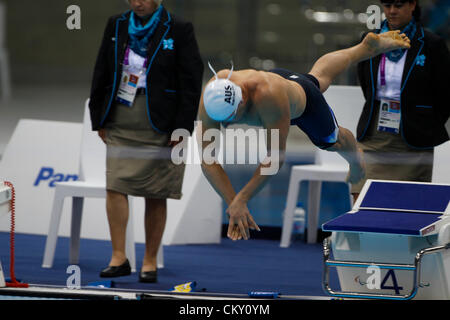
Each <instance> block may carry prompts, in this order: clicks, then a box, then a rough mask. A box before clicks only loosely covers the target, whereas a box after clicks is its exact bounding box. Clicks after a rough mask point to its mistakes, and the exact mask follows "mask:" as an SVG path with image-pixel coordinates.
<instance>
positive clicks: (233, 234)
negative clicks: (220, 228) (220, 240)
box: [226, 197, 261, 240]
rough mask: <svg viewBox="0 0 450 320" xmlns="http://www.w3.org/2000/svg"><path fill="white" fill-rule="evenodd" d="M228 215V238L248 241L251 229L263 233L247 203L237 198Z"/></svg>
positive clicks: (229, 208)
mask: <svg viewBox="0 0 450 320" xmlns="http://www.w3.org/2000/svg"><path fill="white" fill-rule="evenodd" d="M226 213H227V214H228V217H229V225H228V232H227V236H228V238H230V239H231V240H241V239H242V238H244V239H245V240H248V239H249V238H250V231H249V229H252V230H258V231H261V230H260V229H259V227H258V225H257V224H256V222H255V221H254V220H253V217H252V215H251V214H250V211H249V210H248V208H247V203H246V202H245V201H243V200H239V199H238V198H237V197H236V198H235V199H234V200H233V202H231V204H230V206H229V207H228V209H227V211H226Z"/></svg>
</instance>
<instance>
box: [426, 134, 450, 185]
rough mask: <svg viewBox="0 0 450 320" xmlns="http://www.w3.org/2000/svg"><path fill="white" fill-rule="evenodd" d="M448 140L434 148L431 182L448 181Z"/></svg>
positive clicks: (449, 176) (449, 169)
mask: <svg viewBox="0 0 450 320" xmlns="http://www.w3.org/2000/svg"><path fill="white" fill-rule="evenodd" d="M449 159H450V141H447V142H446V143H443V144H441V145H439V146H437V147H435V148H434V157H433V176H432V178H431V181H432V182H433V183H450V165H449V161H450V160H449Z"/></svg>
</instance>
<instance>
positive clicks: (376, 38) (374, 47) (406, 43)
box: [363, 30, 411, 56]
mask: <svg viewBox="0 0 450 320" xmlns="http://www.w3.org/2000/svg"><path fill="white" fill-rule="evenodd" d="M363 44H364V45H366V47H367V48H368V49H369V51H370V52H371V54H372V55H373V56H377V55H379V54H382V53H385V52H389V51H392V50H396V49H409V48H410V47H411V41H410V39H409V38H408V37H407V36H406V35H405V34H404V33H402V34H400V31H399V30H395V31H388V32H385V33H381V34H375V33H373V32H369V33H368V34H367V36H366V37H365V38H364V40H363Z"/></svg>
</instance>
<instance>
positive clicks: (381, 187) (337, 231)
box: [322, 180, 450, 300]
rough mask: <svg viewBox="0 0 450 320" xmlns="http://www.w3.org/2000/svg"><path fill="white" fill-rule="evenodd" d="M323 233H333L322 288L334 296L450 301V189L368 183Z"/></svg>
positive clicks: (326, 245)
mask: <svg viewBox="0 0 450 320" xmlns="http://www.w3.org/2000/svg"><path fill="white" fill-rule="evenodd" d="M322 230H323V231H328V232H332V234H331V236H330V237H329V238H327V239H325V240H324V244H323V253H324V273H323V283H322V285H323V288H324V290H325V291H326V292H327V293H328V294H330V295H331V296H336V297H341V298H366V299H391V300H409V299H433V300H436V299H447V300H448V299H450V185H448V184H432V183H418V182H403V181H402V182H399V181H382V180H367V182H366V184H365V185H364V187H363V189H362V191H361V193H360V196H359V198H358V200H357V201H356V202H355V204H354V206H353V208H352V210H351V211H349V212H347V213H345V214H343V215H341V216H339V217H337V218H335V219H333V220H331V221H329V222H327V223H325V224H323V225H322ZM331 254H332V255H333V260H331V259H330V255H331ZM330 267H335V268H336V269H337V274H338V277H339V283H340V286H341V291H340V292H337V291H334V290H332V289H331V288H330V286H329V268H330Z"/></svg>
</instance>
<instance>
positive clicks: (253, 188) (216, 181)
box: [197, 103, 290, 240]
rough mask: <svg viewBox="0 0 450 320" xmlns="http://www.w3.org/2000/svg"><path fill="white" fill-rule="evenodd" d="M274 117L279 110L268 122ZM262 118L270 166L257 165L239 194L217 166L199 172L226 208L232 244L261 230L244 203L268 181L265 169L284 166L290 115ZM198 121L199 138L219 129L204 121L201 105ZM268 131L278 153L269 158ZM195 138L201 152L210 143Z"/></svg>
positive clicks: (228, 233)
mask: <svg viewBox="0 0 450 320" xmlns="http://www.w3.org/2000/svg"><path fill="white" fill-rule="evenodd" d="M274 113H275V114H276V113H280V109H279V108H274V109H273V110H269V112H268V114H271V116H270V118H273V115H274ZM263 118H264V116H261V119H262V121H263V123H264V127H265V128H266V129H267V130H268V131H269V132H268V134H267V137H268V138H267V149H268V151H269V156H271V157H270V158H269V157H268V159H270V162H267V163H265V162H264V163H263V164H260V165H259V166H258V168H257V169H256V171H255V173H254V175H253V177H252V178H251V179H250V180H249V182H248V183H247V184H246V185H245V186H244V187H243V188H242V190H241V191H240V192H239V193H237V194H236V192H235V191H234V189H233V187H232V185H231V182H230V180H229V178H228V176H227V174H226V172H225V171H224V170H223V168H222V166H221V165H219V164H217V163H214V164H207V163H205V162H203V163H202V171H203V173H204V174H205V177H206V178H207V179H208V181H209V183H210V184H211V186H212V187H213V188H214V189H215V190H216V192H217V193H218V194H219V195H220V196H221V197H222V198H223V199H224V201H225V202H226V203H227V205H228V209H227V214H228V215H229V226H228V232H227V236H228V237H229V238H230V239H232V240H240V239H242V238H244V239H248V238H249V236H250V233H249V229H256V230H258V231H259V230H260V229H259V227H258V225H257V224H256V222H255V221H254V220H253V217H252V215H251V214H250V212H249V210H248V207H247V203H248V201H249V200H250V199H252V198H253V196H254V195H256V194H257V193H258V192H259V191H260V190H261V189H262V188H263V187H264V185H265V184H266V183H267V181H268V180H269V179H270V177H271V175H269V174H265V173H266V172H267V170H265V169H267V168H271V167H273V166H275V167H277V168H280V167H281V166H282V164H283V158H284V152H285V149H286V140H287V135H288V132H289V123H290V122H289V114H286V115H284V116H282V117H280V116H279V115H278V116H277V117H275V118H276V119H277V120H275V121H274V120H268V119H266V121H264V119H263ZM199 120H201V121H202V136H203V132H205V131H206V130H208V129H211V128H216V129H218V128H219V127H220V125H219V124H218V123H215V122H213V121H212V120H211V119H209V118H208V117H207V115H206V112H205V111H204V107H203V106H202V103H200V108H199ZM270 130H277V133H278V141H277V143H276V144H275V145H278V149H277V150H276V151H277V152H273V153H272V154H271V153H270V150H272V145H273V144H274V143H273V142H272V141H271V134H270ZM197 138H198V139H197V140H198V141H199V142H201V143H202V146H203V148H206V147H207V146H208V144H209V143H210V142H205V141H202V140H199V139H201V137H200V136H199V134H198V135H197ZM275 153H276V154H277V155H279V156H277V157H273V154H275ZM269 171H270V170H269Z"/></svg>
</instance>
